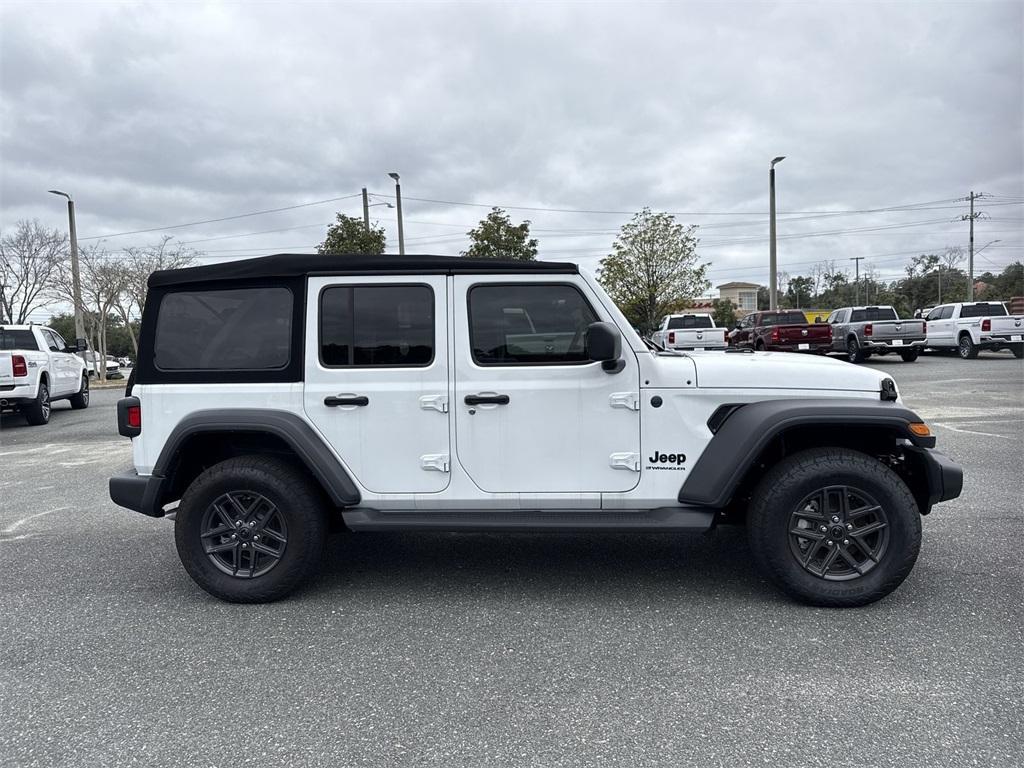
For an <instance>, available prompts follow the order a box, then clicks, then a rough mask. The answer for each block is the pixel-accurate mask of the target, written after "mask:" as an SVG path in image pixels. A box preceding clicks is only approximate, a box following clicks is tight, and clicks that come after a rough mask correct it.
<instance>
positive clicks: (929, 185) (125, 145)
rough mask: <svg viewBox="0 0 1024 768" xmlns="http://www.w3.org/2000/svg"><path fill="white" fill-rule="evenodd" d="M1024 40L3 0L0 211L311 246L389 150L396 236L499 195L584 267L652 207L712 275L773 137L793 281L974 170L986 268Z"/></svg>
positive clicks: (708, 19)
mask: <svg viewBox="0 0 1024 768" xmlns="http://www.w3.org/2000/svg"><path fill="white" fill-rule="evenodd" d="M1022 40H1024V4H1022V3H1020V2H1007V3H982V2H969V3H941V4H940V3H934V2H907V3H885V4H881V3H867V2H860V3H853V4H839V3H832V2H829V3H824V2H822V3H782V4H769V3H754V4H740V3H715V4H707V5H704V4H696V3H679V2H677V3H664V4H654V3H649V4H647V3H637V2H633V3H629V4H615V3H602V4H598V3H572V4H569V3H565V4H558V3H536V4H531V3H515V4H513V3H507V4H495V3H473V4H456V3H446V4H439V3H409V4H406V3H373V4H339V3H330V4H326V3H324V4H320V3H301V2H289V3H280V4H274V3H261V4H253V3H230V4H229V3H210V4H201V3H190V4H184V3H173V4H172V3H167V4H127V3H117V4H114V3H99V2H93V3H79V4H70V5H63V4H56V3H46V2H33V3H19V2H10V1H9V0H0V227H9V226H11V225H12V224H13V223H14V222H15V221H17V220H18V219H22V218H38V219H39V220H40V221H42V222H43V223H44V224H46V225H47V226H51V227H60V228H61V229H64V228H65V227H66V211H65V209H64V208H63V207H62V205H61V201H60V200H59V199H57V198H56V197H54V196H52V195H48V194H46V190H48V189H51V188H59V189H64V190H66V191H68V192H71V193H72V194H73V195H74V197H75V199H76V205H77V209H78V230H79V237H80V239H81V240H82V241H84V242H83V244H85V243H92V242H96V241H97V240H102V241H103V243H104V245H105V247H107V248H109V249H111V250H117V249H120V248H122V247H125V246H131V245H143V244H146V243H150V242H154V241H156V240H159V238H160V237H161V235H163V234H167V235H173V236H174V237H175V238H176V240H177V241H179V242H184V243H188V244H190V246H191V247H193V248H196V249H199V250H201V251H203V252H204V253H205V254H206V256H205V257H204V258H205V259H206V260H210V261H212V260H215V259H224V258H236V257H244V256H251V255H259V254H265V253H273V252H279V251H309V250H313V249H314V248H315V245H316V243H317V242H319V241H320V240H321V239H322V238H323V232H324V229H325V227H326V225H327V224H328V223H329V222H330V221H331V220H332V219H333V215H334V212H335V211H342V212H345V213H348V214H351V215H357V216H358V215H361V203H360V199H359V197H358V194H359V191H360V188H361V187H364V186H365V187H368V188H369V190H370V191H371V192H372V193H374V198H373V200H374V202H378V203H384V202H387V201H388V200H390V199H391V198H390V197H389V195H392V194H393V193H394V189H393V185H392V182H391V180H390V179H389V178H388V177H387V172H388V171H399V172H400V173H401V175H402V191H403V198H404V208H405V220H406V226H405V235H406V246H407V251H408V252H422V253H446V254H456V253H458V252H459V251H460V250H461V249H463V248H464V247H465V245H466V237H465V232H466V231H467V230H468V229H470V228H471V227H472V226H474V225H475V223H476V222H477V221H478V220H479V219H480V218H481V217H482V216H483V215H485V214H486V212H487V208H488V207H489V206H491V205H500V206H503V207H505V208H507V209H509V211H510V213H511V214H512V215H513V217H514V218H515V219H516V220H520V219H529V220H530V221H531V222H533V230H534V233H535V235H536V236H537V237H538V239H539V240H540V246H541V257H542V258H545V259H549V260H562V259H565V260H573V261H578V262H579V263H581V264H582V265H584V266H585V267H587V268H591V269H593V268H595V267H596V265H597V262H598V261H599V259H600V257H601V256H602V255H604V254H606V253H607V252H608V249H609V247H610V244H611V242H612V240H613V238H614V235H615V232H616V231H617V230H618V228H619V227H620V226H621V225H622V224H623V223H624V222H625V221H627V220H628V218H629V216H630V213H631V212H634V211H636V210H638V209H640V208H641V207H643V206H650V207H652V208H654V209H656V210H665V211H671V212H674V213H676V214H677V217H678V219H679V220H680V221H682V222H685V223H692V224H697V225H699V226H700V237H701V245H700V248H699V252H700V255H701V258H702V259H703V260H706V261H710V262H711V264H712V266H711V270H710V277H711V279H712V281H713V283H714V284H716V285H717V284H719V283H721V282H725V281H728V280H753V281H756V282H766V278H767V260H768V224H767V210H768V163H769V161H770V160H771V158H772V157H774V156H776V155H785V156H786V160H785V161H784V162H783V163H782V164H781V165H779V166H778V171H777V173H778V205H779V211H780V217H779V262H780V268H782V269H784V270H786V271H788V272H789V273H791V274H798V273H801V272H806V271H808V270H809V269H810V267H811V265H813V264H814V263H816V262H820V261H823V260H834V261H836V262H838V263H840V264H845V265H849V266H850V267H851V268H852V262H849V261H848V259H850V258H852V257H854V256H864V257H866V258H865V261H864V262H862V263H861V264H862V267H869V268H871V269H873V270H875V271H876V272H878V273H880V274H881V275H882V276H892V275H895V274H896V273H898V272H899V271H900V270H901V269H902V266H903V265H904V264H905V263H906V262H907V260H908V259H909V257H910V256H911V255H913V254H915V253H920V252H931V251H938V250H942V249H944V248H945V247H947V246H955V245H961V246H964V247H965V248H966V244H967V225H966V223H965V222H961V221H959V217H960V216H961V215H962V214H963V213H965V212H966V203H963V202H961V201H959V200H960V199H962V198H964V197H965V196H966V195H967V194H968V193H969V192H970V191H971V190H974V191H977V192H984V193H987V194H988V195H989V197H987V198H985V199H983V200H982V202H981V203H979V206H978V207H979V209H980V210H983V211H985V212H986V214H987V215H988V217H989V218H987V219H985V220H983V221H980V222H979V224H978V229H977V235H976V242H977V247H981V246H983V245H985V244H986V243H988V242H990V241H992V240H999V241H1000V242H998V243H995V244H994V245H991V246H989V247H988V248H986V249H985V250H984V252H983V253H981V254H979V257H978V259H979V261H978V268H979V271H983V270H985V269H995V268H997V267H1002V266H1004V265H1005V264H1007V263H1009V262H1011V261H1015V260H1018V259H1021V258H1022V257H1024V227H1022V219H1021V216H1022V215H1024V205H1022V203H1024V157H1022V152H1024V149H1022V147H1024V137H1022V115H1024V105H1022V93H1024V58H1022V57H1024V54H1022ZM275 209H285V210H275ZM256 212H260V213H256ZM371 213H372V214H373V217H374V219H376V220H379V222H380V223H381V224H383V225H384V226H385V227H386V228H387V232H388V238H389V250H397V230H396V227H395V219H394V213H395V212H394V211H393V210H391V209H388V208H387V207H386V206H384V205H378V206H375V207H374V208H372V209H371ZM249 214H254V215H249ZM211 219H221V220H220V221H208V220H211ZM195 222H206V223H195ZM183 225H184V226H183ZM140 230H141V231H140ZM125 233H127V234H125Z"/></svg>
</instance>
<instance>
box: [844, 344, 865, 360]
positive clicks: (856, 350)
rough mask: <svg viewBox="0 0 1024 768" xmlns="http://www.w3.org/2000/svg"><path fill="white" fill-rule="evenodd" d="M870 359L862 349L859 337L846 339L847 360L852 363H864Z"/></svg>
mask: <svg viewBox="0 0 1024 768" xmlns="http://www.w3.org/2000/svg"><path fill="white" fill-rule="evenodd" d="M867 359H868V356H867V355H866V354H865V352H864V350H863V349H861V346H860V344H858V343H857V339H854V338H850V339H847V340H846V360H847V361H848V362H851V363H863V362H864V361H865V360H867Z"/></svg>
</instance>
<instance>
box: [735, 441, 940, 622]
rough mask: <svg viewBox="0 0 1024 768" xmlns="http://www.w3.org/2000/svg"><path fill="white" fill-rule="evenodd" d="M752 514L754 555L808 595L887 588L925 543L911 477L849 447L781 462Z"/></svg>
mask: <svg viewBox="0 0 1024 768" xmlns="http://www.w3.org/2000/svg"><path fill="white" fill-rule="evenodd" d="M753 498H754V499H755V501H754V502H753V504H752V505H751V508H750V511H749V515H748V519H747V522H748V533H749V537H750V547H751V551H752V554H753V556H754V560H755V562H756V563H757V564H758V566H759V567H760V568H761V570H762V572H764V573H765V574H766V575H767V576H768V577H769V578H771V579H772V581H774V582H775V584H776V585H778V586H779V587H780V588H781V589H782V590H783V591H784V592H786V593H787V594H789V595H790V596H792V597H794V598H796V599H797V600H800V601H802V602H805V603H809V604H811V605H821V606H830V607H853V606H859V605H866V604H868V603H873V602H875V601H876V600H880V599H881V598H883V597H885V596H886V595H888V594H889V593H890V592H892V591H893V590H894V589H896V587H898V586H899V585H900V584H901V583H902V582H903V580H904V579H905V578H906V577H907V574H909V573H910V571H911V569H912V568H913V567H914V562H915V561H916V560H917V554H918V551H919V550H920V547H921V516H920V514H919V512H918V509H917V504H916V502H915V501H914V497H913V495H912V494H911V493H910V490H909V489H908V488H907V486H906V484H905V483H904V482H903V480H901V479H900V477H899V476H898V475H897V474H896V473H895V472H893V471H892V470H891V469H889V468H888V467H886V466H885V465H883V464H881V463H880V462H879V461H878V460H876V459H874V458H871V457H870V456H867V455H865V454H862V453H859V452H857V451H852V450H848V449H845V448H819V449H812V450H808V451H802V452H800V453H797V454H794V455H792V456H790V457H789V458H787V459H784V460H783V461H781V462H780V463H779V464H777V465H775V467H773V468H772V469H771V470H770V471H769V472H768V474H767V475H766V476H765V477H764V479H763V480H762V481H761V483H760V485H759V486H758V488H757V490H756V491H755V492H754V495H753Z"/></svg>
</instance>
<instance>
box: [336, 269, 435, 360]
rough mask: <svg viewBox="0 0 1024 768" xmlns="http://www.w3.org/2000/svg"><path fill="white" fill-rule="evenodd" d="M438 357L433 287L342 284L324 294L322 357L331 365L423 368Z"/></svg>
mask: <svg viewBox="0 0 1024 768" xmlns="http://www.w3.org/2000/svg"><path fill="white" fill-rule="evenodd" d="M433 360H434V291H433V289H432V288H431V287H430V286H428V285H339V286H333V287H330V288H325V289H324V290H323V292H322V293H321V294H320V361H321V362H322V363H323V364H324V365H325V366H327V367H329V368H343V367H358V368H371V367H422V366H427V365H430V364H431V363H432V362H433Z"/></svg>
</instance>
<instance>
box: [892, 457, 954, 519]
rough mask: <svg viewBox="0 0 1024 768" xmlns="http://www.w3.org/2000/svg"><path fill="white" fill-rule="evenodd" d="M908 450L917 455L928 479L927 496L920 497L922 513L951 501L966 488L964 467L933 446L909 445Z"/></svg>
mask: <svg viewBox="0 0 1024 768" xmlns="http://www.w3.org/2000/svg"><path fill="white" fill-rule="evenodd" d="M906 451H907V453H909V454H911V455H912V456H915V457H917V459H918V464H919V465H922V466H923V467H924V474H925V476H926V478H927V481H928V496H927V498H924V499H918V502H919V503H920V504H921V513H922V514H928V512H929V511H930V510H931V508H932V507H933V506H934V505H936V504H938V503H939V502H940V501H949V500H950V499H955V498H956V497H957V496H959V495H960V492H961V491H963V488H964V470H963V467H961V466H960V465H959V464H957V463H956V462H955V461H953V460H952V459H950V458H949V457H948V456H946V455H945V454H944V453H940V452H939V451H936V450H935V449H933V448H917V447H914V446H908V447H907V448H906Z"/></svg>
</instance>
